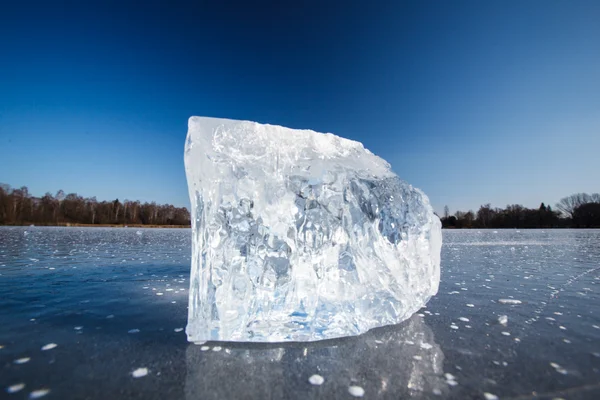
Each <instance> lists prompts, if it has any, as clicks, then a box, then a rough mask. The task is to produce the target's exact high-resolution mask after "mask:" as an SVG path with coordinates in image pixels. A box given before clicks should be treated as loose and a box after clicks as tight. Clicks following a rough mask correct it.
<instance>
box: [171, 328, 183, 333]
mask: <svg viewBox="0 0 600 400" xmlns="http://www.w3.org/2000/svg"><path fill="white" fill-rule="evenodd" d="M173 330H174V331H175V332H181V331H183V328H175V329H173Z"/></svg>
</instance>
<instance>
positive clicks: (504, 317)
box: [498, 315, 508, 326]
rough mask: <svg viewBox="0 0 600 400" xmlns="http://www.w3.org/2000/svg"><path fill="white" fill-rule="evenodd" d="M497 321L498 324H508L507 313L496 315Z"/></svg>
mask: <svg viewBox="0 0 600 400" xmlns="http://www.w3.org/2000/svg"><path fill="white" fill-rule="evenodd" d="M498 323H499V324H500V325H505V326H506V324H508V316H507V315H501V316H499V317H498Z"/></svg>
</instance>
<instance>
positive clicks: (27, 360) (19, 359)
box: [13, 357, 31, 364]
mask: <svg viewBox="0 0 600 400" xmlns="http://www.w3.org/2000/svg"><path fill="white" fill-rule="evenodd" d="M29 360H31V358H29V357H23V358H17V359H16V360H15V361H13V362H14V363H15V364H25V363H28V362H29Z"/></svg>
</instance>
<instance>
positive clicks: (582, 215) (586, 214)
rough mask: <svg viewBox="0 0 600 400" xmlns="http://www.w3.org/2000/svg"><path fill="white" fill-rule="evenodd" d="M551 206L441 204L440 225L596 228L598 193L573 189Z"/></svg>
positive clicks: (599, 220) (599, 224)
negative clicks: (462, 208)
mask: <svg viewBox="0 0 600 400" xmlns="http://www.w3.org/2000/svg"><path fill="white" fill-rule="evenodd" d="M554 208H555V210H554V209H552V207H551V206H550V205H545V204H544V203H542V204H541V205H540V207H539V208H526V207H523V206H522V205H519V204H513V205H509V206H506V208H492V207H491V205H490V204H485V205H483V206H481V207H480V208H479V210H478V211H477V212H476V213H475V212H473V211H467V212H464V211H457V212H456V213H454V215H451V214H450V210H449V209H448V206H446V207H444V215H443V216H442V217H441V220H442V227H444V228H500V229H502V228H524V229H526V228H600V194H598V193H594V194H587V193H577V194H573V195H571V196H568V197H565V198H562V199H561V200H560V201H559V202H558V203H557V204H556V205H555V207H554Z"/></svg>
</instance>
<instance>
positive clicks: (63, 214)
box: [0, 184, 190, 226]
mask: <svg viewBox="0 0 600 400" xmlns="http://www.w3.org/2000/svg"><path fill="white" fill-rule="evenodd" d="M30 224H36V225H69V224H86V225H183V226H189V225H190V212H189V211H188V209H187V208H185V207H179V208H178V207H175V206H173V205H171V204H156V203H154V202H152V203H140V202H139V201H130V200H125V201H123V202H121V201H119V199H116V200H114V201H98V200H96V198H95V197H88V198H84V197H82V196H79V195H77V193H69V194H65V192H64V191H62V190H59V191H58V192H57V193H56V195H54V196H53V195H52V194H51V193H46V194H45V195H44V196H43V197H33V196H31V195H30V194H29V190H28V189H27V186H23V187H21V188H19V189H12V188H11V187H10V186H9V185H6V184H0V225H30Z"/></svg>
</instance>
